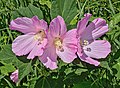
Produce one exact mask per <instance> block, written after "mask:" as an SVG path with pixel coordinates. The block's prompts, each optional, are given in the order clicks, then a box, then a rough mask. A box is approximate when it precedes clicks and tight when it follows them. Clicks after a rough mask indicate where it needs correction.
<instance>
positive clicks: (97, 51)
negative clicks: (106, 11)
mask: <svg viewBox="0 0 120 88" xmlns="http://www.w3.org/2000/svg"><path fill="white" fill-rule="evenodd" d="M90 17H91V14H85V17H84V18H83V19H82V20H81V21H79V22H78V25H77V38H78V51H77V54H78V56H79V57H80V59H81V60H82V61H84V62H87V63H89V64H93V65H95V66H98V65H99V64H100V62H98V61H97V60H95V59H99V58H105V57H107V55H108V54H109V53H110V52H111V45H110V43H109V42H108V41H106V40H96V39H97V38H99V37H101V36H102V35H103V34H105V33H106V32H107V31H108V25H107V24H106V21H105V20H104V19H102V18H96V19H95V20H93V21H92V22H91V23H90V24H89V25H88V21H89V19H90ZM92 58H95V59H92Z"/></svg>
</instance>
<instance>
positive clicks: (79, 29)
mask: <svg viewBox="0 0 120 88" xmlns="http://www.w3.org/2000/svg"><path fill="white" fill-rule="evenodd" d="M84 16H85V17H84V18H83V19H82V20H80V21H79V22H78V24H77V33H78V35H77V36H80V35H81V34H82V32H83V31H84V30H85V28H86V26H87V24H88V21H89V19H90V17H91V14H89V13H87V14H85V15H84Z"/></svg>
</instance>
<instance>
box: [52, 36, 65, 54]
mask: <svg viewBox="0 0 120 88" xmlns="http://www.w3.org/2000/svg"><path fill="white" fill-rule="evenodd" d="M54 45H55V47H56V48H57V49H58V50H59V51H61V52H63V51H64V49H63V47H62V40H61V39H60V38H59V37H56V38H55V39H54Z"/></svg>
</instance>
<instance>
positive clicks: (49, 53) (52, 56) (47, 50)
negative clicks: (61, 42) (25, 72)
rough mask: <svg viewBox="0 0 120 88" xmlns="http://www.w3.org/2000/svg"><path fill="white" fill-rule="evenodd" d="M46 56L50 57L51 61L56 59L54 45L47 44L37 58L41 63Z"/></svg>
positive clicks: (45, 60)
mask: <svg viewBox="0 0 120 88" xmlns="http://www.w3.org/2000/svg"><path fill="white" fill-rule="evenodd" d="M47 58H49V59H51V60H52V61H53V62H56V61H57V54H56V51H55V47H54V46H53V45H51V46H49V45H47V46H46V48H45V49H44V53H43V54H42V56H40V58H39V59H40V61H41V62H42V63H46V62H47Z"/></svg>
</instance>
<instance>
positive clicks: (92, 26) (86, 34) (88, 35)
mask: <svg viewBox="0 0 120 88" xmlns="http://www.w3.org/2000/svg"><path fill="white" fill-rule="evenodd" d="M94 29H95V24H94V23H92V22H91V23H90V24H89V25H88V26H87V28H86V29H85V30H84V31H83V33H82V34H81V40H82V41H84V40H87V41H93V36H92V31H93V30H94Z"/></svg>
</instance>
